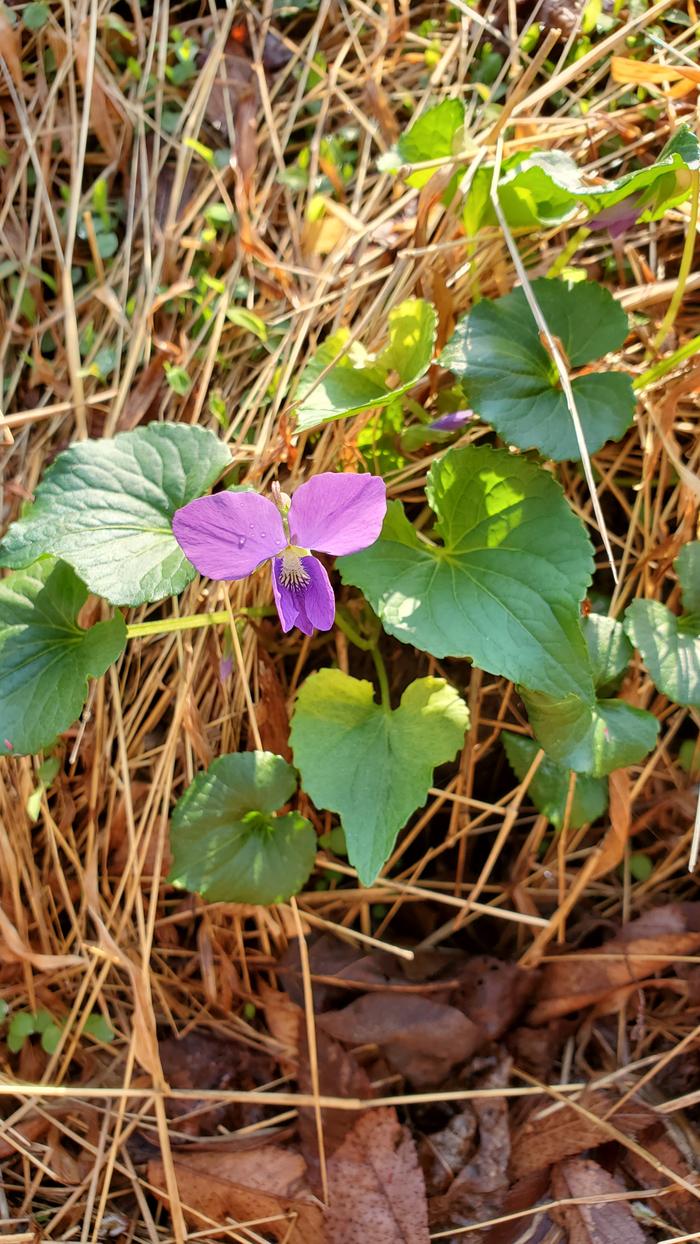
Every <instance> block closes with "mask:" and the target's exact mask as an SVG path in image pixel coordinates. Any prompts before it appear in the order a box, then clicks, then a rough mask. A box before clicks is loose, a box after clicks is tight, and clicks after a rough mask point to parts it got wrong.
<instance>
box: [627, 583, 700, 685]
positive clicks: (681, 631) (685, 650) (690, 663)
mask: <svg viewBox="0 0 700 1244" xmlns="http://www.w3.org/2000/svg"><path fill="white" fill-rule="evenodd" d="M625 630H626V631H627V634H628V635H629V637H630V639H631V640H632V643H633V644H634V645H635V647H637V648H639V651H640V652H641V654H642V657H643V659H644V664H645V665H646V667H647V669H648V671H649V674H650V675H651V678H652V679H653V681H654V684H655V685H656V686H657V687H658V689H659V691H662V692H663V694H664V695H667V696H668V698H669V700H673V701H674V702H675V703H676V704H688V705H690V706H692V707H698V706H700V617H698V615H697V614H694V615H689V616H687V617H682V618H677V617H676V615H675V614H673V613H671V610H670V609H667V608H666V606H665V605H662V604H661V601H658V600H634V601H632V604H631V605H630V606H629V608H628V610H627V612H626V614H625Z"/></svg>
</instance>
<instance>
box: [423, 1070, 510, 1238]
mask: <svg viewBox="0 0 700 1244" xmlns="http://www.w3.org/2000/svg"><path fill="white" fill-rule="evenodd" d="M483 1063H484V1064H485V1065H486V1071H485V1074H482V1075H479V1076H478V1077H476V1078H475V1079H474V1081H473V1085H474V1088H480V1089H493V1088H504V1087H505V1085H506V1084H507V1083H508V1079H509V1076H510V1067H511V1063H510V1059H509V1058H508V1056H507V1055H506V1054H504V1053H500V1054H499V1055H498V1056H497V1057H495V1058H490V1059H488V1060H487V1059H484V1060H483ZM489 1064H490V1065H489ZM477 1065H478V1064H477ZM471 1107H472V1110H473V1112H474V1116H475V1120H476V1125H477V1133H478V1143H477V1146H476V1150H475V1153H474V1155H473V1157H472V1158H471V1159H470V1160H469V1161H468V1162H467V1163H466V1164H465V1165H464V1166H463V1167H462V1169H461V1170H460V1171H459V1172H458V1173H457V1174H456V1176H455V1178H454V1179H453V1180H452V1182H451V1184H450V1186H449V1188H448V1189H447V1191H446V1192H445V1193H444V1194H443V1195H441V1196H436V1197H433V1198H432V1199H431V1201H430V1204H429V1214H430V1223H431V1225H435V1224H438V1223H445V1224H455V1225H458V1224H460V1223H463V1222H465V1220H467V1219H472V1220H473V1219H475V1220H476V1221H477V1222H479V1221H480V1220H482V1219H485V1218H492V1217H494V1216H495V1215H496V1214H498V1213H499V1212H500V1209H501V1205H502V1203H503V1199H504V1197H505V1195H506V1192H507V1191H508V1187H509V1183H510V1180H509V1178H508V1165H509V1161H510V1124H509V1119H508V1103H507V1101H506V1099H505V1098H504V1097H482V1098H478V1097H477V1098H475V1099H474V1100H473V1101H472V1102H471Z"/></svg>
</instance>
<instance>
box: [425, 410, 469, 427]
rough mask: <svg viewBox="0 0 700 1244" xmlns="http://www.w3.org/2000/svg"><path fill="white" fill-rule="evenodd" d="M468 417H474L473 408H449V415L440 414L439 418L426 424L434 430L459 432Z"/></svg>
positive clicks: (467, 420) (467, 421)
mask: <svg viewBox="0 0 700 1244" xmlns="http://www.w3.org/2000/svg"><path fill="white" fill-rule="evenodd" d="M470 419H476V415H475V414H474V411H473V410H451V411H450V413H449V415H440V418H439V419H434V420H433V422H432V423H430V424H428V426H429V427H431V428H433V429H434V430H435V431H436V432H459V430H460V428H463V427H464V425H465V423H469V421H470Z"/></svg>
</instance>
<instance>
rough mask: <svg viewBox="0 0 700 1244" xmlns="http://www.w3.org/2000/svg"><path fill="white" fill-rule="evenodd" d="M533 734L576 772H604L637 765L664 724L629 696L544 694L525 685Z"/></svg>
mask: <svg viewBox="0 0 700 1244" xmlns="http://www.w3.org/2000/svg"><path fill="white" fill-rule="evenodd" d="M520 694H521V695H522V698H523V702H524V704H525V707H526V708H527V715H528V717H529V719H530V725H531V726H532V730H533V733H534V735H535V738H536V739H537V741H538V743H540V745H541V746H542V747H543V748H544V750H545V751H546V753H547V755H548V756H549V757H550V758H551V759H552V760H555V761H557V763H558V764H560V765H565V766H566V767H567V768H569V769H573V770H575V772H576V773H588V774H590V775H591V776H592V777H597V778H600V777H605V775H606V774H608V773H612V772H613V770H614V769H621V768H623V767H624V766H625V765H632V764H636V763H637V762H638V761H640V760H642V759H643V758H644V757H645V756H646V755H647V753H648V752H650V751H651V749H652V748H653V746H654V744H655V742H656V736H657V734H658V732H659V723H658V721H657V720H656V718H655V717H654V716H653V715H652V714H651V713H647V712H645V711H644V710H643V709H641V708H633V707H632V705H631V704H627V703H626V702H625V701H624V700H597V701H596V702H595V704H594V705H591V704H588V703H585V702H584V701H583V700H581V699H580V698H579V697H577V696H574V695H569V696H561V697H556V696H551V695H543V694H542V693H541V692H537V691H530V690H529V689H527V688H525V687H521V688H520Z"/></svg>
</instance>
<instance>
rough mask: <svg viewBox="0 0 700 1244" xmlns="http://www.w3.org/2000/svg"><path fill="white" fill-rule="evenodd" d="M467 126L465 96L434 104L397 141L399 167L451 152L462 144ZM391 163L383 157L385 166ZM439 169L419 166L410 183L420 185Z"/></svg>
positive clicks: (408, 178)
mask: <svg viewBox="0 0 700 1244" xmlns="http://www.w3.org/2000/svg"><path fill="white" fill-rule="evenodd" d="M463 130H464V104H463V103H462V100H461V99H443V100H442V101H441V102H440V103H439V104H436V105H435V107H434V108H428V109H427V110H426V111H425V112H424V113H423V115H422V116H420V117H419V118H418V120H417V121H414V122H413V124H412V125H411V126H410V127H409V128H408V129H407V130H406V132H405V134H402V135H401V137H400V138H399V141H398V143H397V144H396V155H397V157H398V158H397V159H396V161H395V164H396V167H400V166H401V165H402V164H422V163H423V162H424V161H426V160H440V159H442V158H443V157H446V156H451V155H453V154H454V153H455V151H456V150H457V149H458V148H459V147H460V145H461V142H460V140H461V138H462V136H463ZM388 163H389V158H388V157H386V156H385V157H383V160H382V166H383V167H386V166H387V164H388ZM434 172H435V169H434V168H424V169H417V170H416V172H415V173H409V175H408V177H407V178H406V181H407V183H408V185H409V186H413V187H414V188H416V189H420V187H421V186H424V185H425V184H426V182H428V181H430V178H431V177H432V176H433V173H434Z"/></svg>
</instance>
